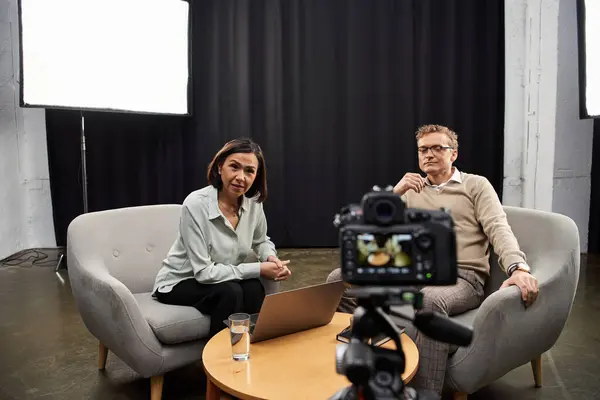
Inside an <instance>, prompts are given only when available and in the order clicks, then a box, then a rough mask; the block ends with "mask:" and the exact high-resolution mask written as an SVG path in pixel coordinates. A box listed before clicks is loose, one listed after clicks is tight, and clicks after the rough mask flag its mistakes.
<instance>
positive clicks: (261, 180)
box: [206, 138, 267, 203]
mask: <svg viewBox="0 0 600 400" xmlns="http://www.w3.org/2000/svg"><path fill="white" fill-rule="evenodd" d="M235 153H253V154H254V155H255V156H256V159H257V160H258V169H257V170H256V178H255V179H254V183H253V184H252V186H251V187H250V189H248V191H247V192H246V194H245V196H246V197H249V198H252V197H255V196H257V195H258V197H257V199H256V201H257V202H259V203H261V202H263V201H265V200H266V199H267V165H266V163H265V157H264V155H263V152H262V149H261V148H260V146H259V145H258V144H257V143H255V142H253V141H252V139H249V138H239V139H234V140H231V141H229V142H227V143H225V145H224V146H223V147H222V148H221V150H219V151H218V152H217V154H215V156H214V157H213V159H212V161H211V162H210V164H209V165H208V172H207V175H206V177H207V179H208V183H209V184H211V185H213V186H214V187H215V188H216V189H217V190H221V189H222V188H223V181H222V180H221V175H219V167H221V166H222V165H223V163H224V162H225V159H227V157H229V156H230V155H232V154H235Z"/></svg>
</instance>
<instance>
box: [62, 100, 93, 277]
mask: <svg viewBox="0 0 600 400" xmlns="http://www.w3.org/2000/svg"><path fill="white" fill-rule="evenodd" d="M79 115H80V116H81V131H80V136H79V138H80V144H81V181H82V182H81V183H82V187H83V213H84V214H87V212H88V185H87V159H86V145H85V117H84V116H83V111H82V110H80V111H79ZM64 260H65V253H64V252H61V253H60V255H59V256H58V262H57V263H56V268H54V272H58V271H59V270H60V267H61V265H62V264H63V261H64ZM65 268H67V265H66V263H65Z"/></svg>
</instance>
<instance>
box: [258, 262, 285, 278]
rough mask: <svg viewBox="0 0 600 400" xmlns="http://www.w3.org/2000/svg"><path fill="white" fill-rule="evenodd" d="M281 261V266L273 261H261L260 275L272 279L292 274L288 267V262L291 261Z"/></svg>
mask: <svg viewBox="0 0 600 400" xmlns="http://www.w3.org/2000/svg"><path fill="white" fill-rule="evenodd" d="M278 261H279V260H278ZM279 263H280V265H281V267H280V266H279V265H277V263H275V262H273V261H266V262H263V263H260V276H262V277H264V278H267V279H271V280H282V279H281V278H285V279H287V277H289V276H290V275H291V274H292V273H291V272H290V270H289V269H288V267H287V264H289V263H290V261H289V260H286V261H279Z"/></svg>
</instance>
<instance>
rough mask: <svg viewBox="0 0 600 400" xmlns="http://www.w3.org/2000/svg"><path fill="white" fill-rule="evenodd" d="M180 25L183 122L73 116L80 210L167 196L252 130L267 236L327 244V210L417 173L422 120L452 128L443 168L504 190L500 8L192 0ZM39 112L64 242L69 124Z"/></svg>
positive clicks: (174, 196) (171, 199) (472, 1)
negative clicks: (189, 39) (188, 67)
mask: <svg viewBox="0 0 600 400" xmlns="http://www.w3.org/2000/svg"><path fill="white" fill-rule="evenodd" d="M193 19H194V20H193V24H194V30H193V85H194V87H193V97H194V98H193V101H194V104H193V113H194V114H193V117H172V116H148V115H131V114H112V113H94V112H86V113H85V117H86V124H85V126H86V134H87V143H88V153H87V154H88V183H89V206H90V211H97V210H105V209H111V208H118V207H125V206H135V205H144V204H156V203H181V202H182V201H183V199H184V198H185V196H186V195H187V194H188V193H189V192H191V191H193V190H195V189H198V188H201V187H203V186H205V185H206V178H205V175H206V167H207V165H208V163H209V161H210V159H211V157H212V156H213V155H214V153H215V152H216V151H217V150H218V149H219V148H220V147H221V146H222V145H223V144H224V143H225V142H226V141H227V140H229V139H232V138H235V137H239V136H251V137H252V138H253V139H254V140H256V141H257V142H258V143H259V144H260V145H261V146H262V148H263V150H264V152H265V156H266V160H267V166H268V184H269V199H268V200H267V202H266V203H265V209H266V212H267V219H268V223H269V234H270V236H271V237H272V238H273V240H274V241H275V243H276V244H277V245H278V246H279V247H321V246H327V247H329V246H337V231H336V229H335V228H334V227H333V225H332V221H333V216H334V214H335V213H336V212H337V211H339V209H340V207H342V206H344V205H346V204H348V203H350V202H358V201H359V200H360V198H361V196H362V195H363V194H364V193H365V192H366V191H368V190H370V188H371V187H372V185H375V184H379V185H386V184H392V185H393V184H395V183H396V182H397V181H398V180H399V179H400V178H401V177H402V175H403V174H404V173H406V172H409V171H412V172H418V170H417V165H418V164H417V157H416V145H415V140H414V131H415V129H416V128H417V127H418V126H419V125H422V124H428V123H436V124H443V125H448V126H450V127H451V128H453V129H454V130H455V131H456V132H457V133H458V135H459V142H460V149H459V158H458V162H457V163H456V165H457V167H458V168H459V169H462V170H464V171H467V172H472V173H477V174H481V175H484V176H486V177H487V178H488V179H489V180H490V181H491V182H492V184H493V185H494V187H495V188H496V190H497V191H498V194H499V195H500V196H501V195H502V192H501V190H502V180H503V179H502V178H503V144H504V2H503V1H502V0H488V1H481V0H437V1H434V0H378V1H372V0H311V1H308V0H306V1H300V0H253V1H251V2H249V1H242V0H205V1H196V2H194V3H193ZM156 55H157V57H160V49H157V52H156ZM149 84H152V83H149ZM46 116H47V134H48V152H49V163H50V178H51V184H52V201H53V207H54V222H55V227H56V236H57V241H58V243H59V245H64V244H65V238H66V231H67V227H68V224H69V223H70V221H71V220H72V219H73V218H74V217H76V216H77V215H79V214H80V213H81V212H82V210H83V206H82V195H81V172H80V165H81V163H80V152H79V120H80V117H79V112H78V111H64V110H63V111H57V110H47V111H46ZM157 229H160V227H157Z"/></svg>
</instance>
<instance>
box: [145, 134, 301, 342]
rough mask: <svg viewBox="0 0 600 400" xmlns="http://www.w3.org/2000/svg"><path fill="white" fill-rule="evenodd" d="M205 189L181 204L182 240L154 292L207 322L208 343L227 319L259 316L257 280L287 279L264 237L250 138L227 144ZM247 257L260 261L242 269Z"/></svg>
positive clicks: (261, 165)
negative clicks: (242, 314)
mask: <svg viewBox="0 0 600 400" xmlns="http://www.w3.org/2000/svg"><path fill="white" fill-rule="evenodd" d="M208 182H209V185H208V186H206V187H205V188H203V189H200V190H197V191H195V192H192V193H191V194H190V195H189V196H188V197H187V198H186V199H185V200H184V202H183V207H182V211H181V221H180V225H179V235H178V237H177V239H176V240H175V243H174V244H173V246H172V247H171V250H170V251H169V254H168V255H167V258H166V259H165V260H164V261H163V266H162V268H161V269H160V271H159V272H158V275H157V276H156V281H155V283H154V290H153V292H154V294H155V296H156V297H157V298H158V300H159V301H160V302H162V303H166V304H175V305H182V306H192V307H195V308H196V309H198V311H200V312H201V313H203V314H205V315H210V317H211V320H210V333H209V334H210V336H211V337H212V336H213V335H214V334H216V333H217V332H219V331H220V330H221V329H223V328H224V325H223V322H222V321H223V320H226V319H227V318H228V317H229V315H231V314H233V313H236V312H246V313H257V312H258V311H259V310H260V308H261V306H262V303H263V300H264V297H265V291H264V288H263V286H262V283H261V282H260V280H259V279H258V278H259V277H263V279H271V280H276V281H280V280H285V279H287V278H288V277H289V276H290V275H291V272H290V270H289V269H288V267H287V264H288V263H289V261H280V260H279V259H278V258H277V252H276V250H275V245H274V244H273V242H271V240H270V239H269V237H268V236H267V221H266V218H265V214H264V211H263V205H262V202H263V201H264V200H265V199H266V198H267V167H266V165H265V160H264V157H263V154H262V150H261V149H260V147H259V146H258V145H257V144H256V143H254V142H253V141H252V140H250V139H236V140H232V141H230V142H228V143H227V144H225V146H223V148H222V149H221V150H219V152H217V154H216V155H215V156H214V158H213V160H212V161H211V163H210V165H209V167H208ZM251 251H254V252H255V253H256V254H257V255H258V258H259V260H260V262H250V263H248V262H244V261H245V260H246V258H247V256H248V255H250V254H251Z"/></svg>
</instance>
